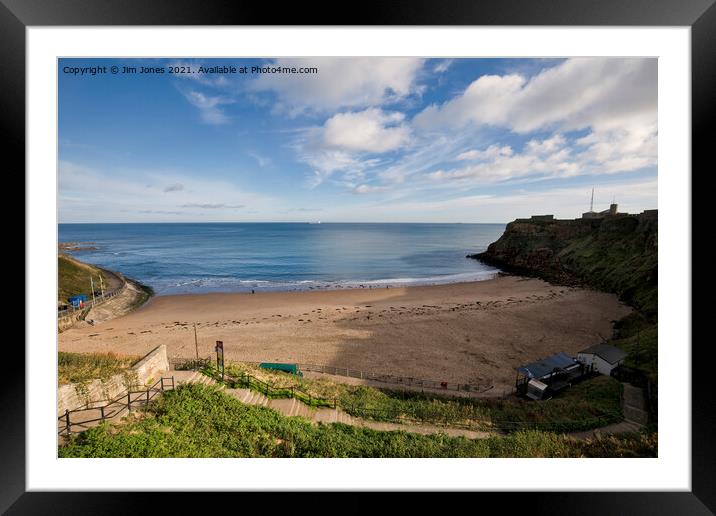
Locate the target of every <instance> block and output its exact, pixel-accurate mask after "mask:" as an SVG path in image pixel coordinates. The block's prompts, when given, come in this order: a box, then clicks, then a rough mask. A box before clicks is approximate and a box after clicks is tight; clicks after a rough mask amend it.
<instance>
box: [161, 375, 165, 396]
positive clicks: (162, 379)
mask: <svg viewBox="0 0 716 516" xmlns="http://www.w3.org/2000/svg"><path fill="white" fill-rule="evenodd" d="M161 383H162V392H164V377H163V376H162V378H161Z"/></svg>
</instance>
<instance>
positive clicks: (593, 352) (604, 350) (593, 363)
mask: <svg viewBox="0 0 716 516" xmlns="http://www.w3.org/2000/svg"><path fill="white" fill-rule="evenodd" d="M626 355H627V354H626V352H625V351H624V350H622V349H619V348H617V347H614V346H610V345H609V344H595V345H594V346H590V347H588V348H587V349H584V350H582V351H580V352H579V353H577V361H579V362H581V363H582V364H584V365H585V366H587V367H591V368H592V369H593V370H594V371H597V372H599V373H601V374H605V375H610V374H611V372H612V369H614V368H615V367H616V366H618V365H619V364H621V363H622V362H624V359H625V358H626Z"/></svg>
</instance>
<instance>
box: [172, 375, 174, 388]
mask: <svg viewBox="0 0 716 516" xmlns="http://www.w3.org/2000/svg"><path fill="white" fill-rule="evenodd" d="M172 390H174V375H172Z"/></svg>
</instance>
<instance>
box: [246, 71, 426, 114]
mask: <svg viewBox="0 0 716 516" xmlns="http://www.w3.org/2000/svg"><path fill="white" fill-rule="evenodd" d="M423 63H424V59H419V58H412V57H386V58H377V57H317V58H280V59H276V60H274V61H273V62H272V63H271V66H287V67H297V68H298V67H317V68H318V73H317V74H279V73H275V74H263V75H260V76H259V77H258V78H257V79H256V80H254V81H252V82H251V83H249V88H250V89H251V90H254V91H272V92H274V93H276V94H277V95H278V104H277V107H278V109H279V110H280V111H285V112H288V113H291V114H293V115H296V114H298V113H302V112H304V111H309V112H327V111H335V110H337V109H340V108H361V107H368V106H377V105H381V104H383V103H386V102H394V101H396V100H400V99H402V98H404V97H407V96H408V95H411V94H412V93H414V92H415V91H416V89H417V86H416V84H415V80H416V76H417V73H418V71H419V70H420V69H421V68H422V66H423Z"/></svg>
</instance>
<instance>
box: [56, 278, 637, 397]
mask: <svg viewBox="0 0 716 516" xmlns="http://www.w3.org/2000/svg"><path fill="white" fill-rule="evenodd" d="M629 311H630V309H629V308H628V307H626V306H625V305H623V304H622V303H620V302H619V301H618V299H617V297H616V296H615V295H612V294H606V293H602V292H595V291H592V290H585V289H578V288H571V287H562V286H554V285H551V284H549V283H546V282H544V281H541V280H538V279H528V278H521V277H517V276H504V277H497V278H495V279H491V280H487V281H479V282H472V283H456V284H450V285H435V286H420V287H403V288H390V289H386V288H373V289H367V288H366V289H361V288H358V289H349V290H331V291H307V292H305V291H304V292H260V293H256V294H251V293H233V294H201V295H173V296H159V297H155V298H153V299H151V300H150V301H149V303H147V304H146V305H144V306H143V307H141V308H140V309H139V310H136V311H134V312H132V313H130V314H127V315H124V316H121V317H119V318H117V319H113V320H108V321H105V322H102V323H99V324H96V325H94V326H86V327H81V328H73V329H69V330H67V331H65V332H63V333H61V334H60V335H59V349H60V351H74V352H90V351H114V352H118V353H127V354H133V355H142V354H144V353H147V352H148V351H150V350H151V349H152V348H154V347H155V346H157V345H160V344H166V345H167V348H168V352H169V356H170V357H185V358H193V357H194V356H195V345H194V326H193V324H194V323H196V325H197V334H198V342H199V355H200V356H202V357H208V356H212V357H213V356H214V343H215V341H216V340H223V342H224V349H225V354H226V360H237V361H239V360H246V361H271V362H298V363H308V364H319V365H331V366H337V367H348V368H351V369H357V370H362V371H368V372H376V373H384V374H392V375H399V376H412V377H416V378H425V379H430V380H438V381H450V382H460V383H473V384H482V385H484V384H485V383H486V382H487V383H491V384H493V385H494V386H495V389H494V390H495V391H499V390H501V389H509V388H511V387H512V385H513V384H514V379H515V368H516V367H518V366H520V365H522V364H525V363H528V362H531V361H534V360H537V359H539V358H542V357H545V356H548V355H551V354H553V353H556V352H558V351H564V352H566V353H570V354H576V352H577V351H578V350H580V349H583V348H586V347H588V346H590V345H592V344H595V343H598V342H601V340H602V338H609V337H610V336H611V334H612V324H613V321H615V320H617V319H620V318H621V317H623V316H625V315H626V314H627V313H629Z"/></svg>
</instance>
